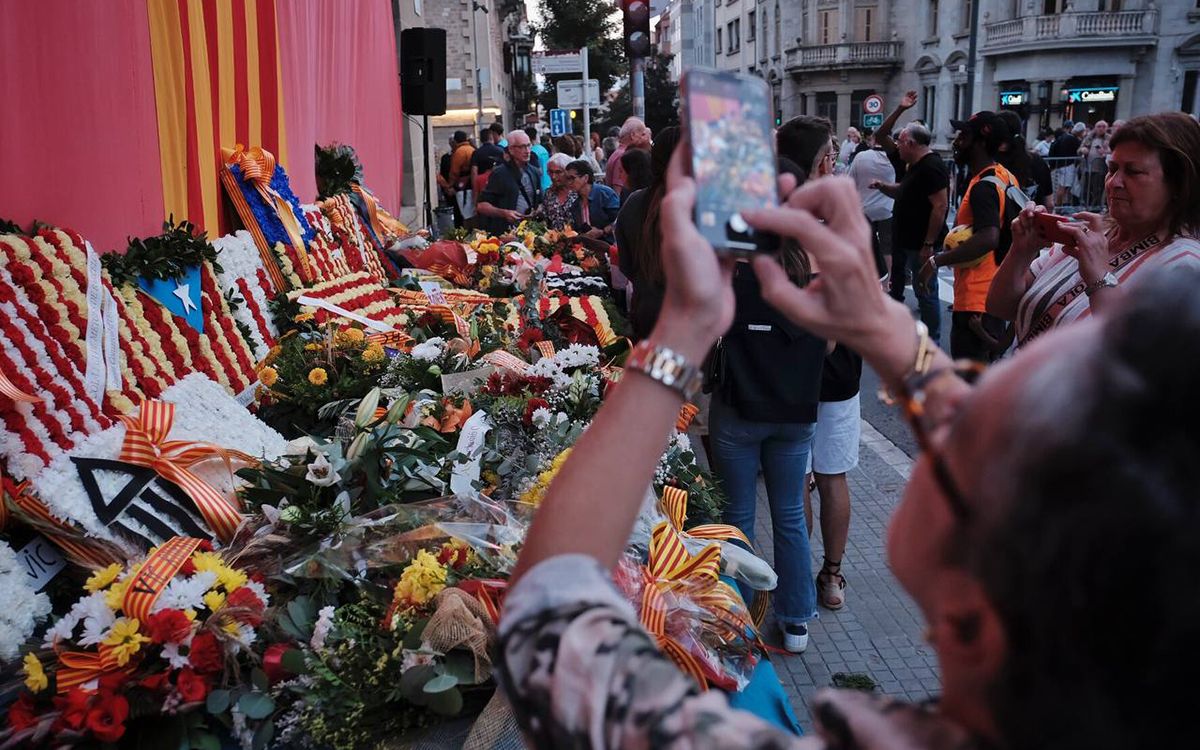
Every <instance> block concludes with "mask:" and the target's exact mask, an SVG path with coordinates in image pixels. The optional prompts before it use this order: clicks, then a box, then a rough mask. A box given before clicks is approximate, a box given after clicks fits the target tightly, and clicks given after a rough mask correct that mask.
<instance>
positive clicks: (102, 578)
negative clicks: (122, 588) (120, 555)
mask: <svg viewBox="0 0 1200 750" xmlns="http://www.w3.org/2000/svg"><path fill="white" fill-rule="evenodd" d="M124 569H125V568H124V567H122V566H121V564H120V563H113V564H112V565H109V566H108V567H107V568H101V569H100V570H97V571H96V572H95V573H92V574H91V576H89V577H88V579H87V582H86V583H84V584H83V588H84V589H86V590H87V591H89V592H91V593H93V594H94V593H96V592H97V591H100V590H101V589H106V588H108V585H109V584H110V583H112V582H113V581H115V580H117V576H119V575H121V571H122V570H124Z"/></svg>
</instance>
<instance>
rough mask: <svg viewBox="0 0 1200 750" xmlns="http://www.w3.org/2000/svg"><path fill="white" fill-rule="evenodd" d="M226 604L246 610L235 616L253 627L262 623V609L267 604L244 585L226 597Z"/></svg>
mask: <svg viewBox="0 0 1200 750" xmlns="http://www.w3.org/2000/svg"><path fill="white" fill-rule="evenodd" d="M225 606H226V607H236V608H238V609H243V610H245V611H244V612H238V613H237V614H236V615H235V616H236V617H237V618H238V619H239V620H241V621H242V622H244V623H246V624H247V625H249V626H250V627H252V628H256V627H258V626H259V625H261V624H262V621H263V618H262V611H263V607H264V606H265V605H264V604H263V601H262V599H259V598H258V595H257V594H255V593H254V591H252V590H251V589H250V588H249V587H246V586H242V587H240V588H238V589H236V590H235V591H234V592H233V593H232V594H230V595H229V596H228V598H226V599H225Z"/></svg>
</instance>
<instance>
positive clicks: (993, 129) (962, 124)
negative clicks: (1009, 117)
mask: <svg viewBox="0 0 1200 750" xmlns="http://www.w3.org/2000/svg"><path fill="white" fill-rule="evenodd" d="M950 127H952V128H954V129H955V130H969V131H970V132H971V133H972V134H974V135H982V136H990V135H993V134H996V135H1001V136H1003V137H1008V126H1007V125H1005V124H1004V120H1002V119H1000V115H998V114H996V113H995V112H989V111H987V110H984V111H982V112H976V113H975V114H973V115H971V117H970V119H968V120H951V121H950Z"/></svg>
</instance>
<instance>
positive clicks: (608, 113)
mask: <svg viewBox="0 0 1200 750" xmlns="http://www.w3.org/2000/svg"><path fill="white" fill-rule="evenodd" d="M643 83H644V87H645V94H646V125H647V126H648V127H649V128H650V130H651V132H654V133H657V132H658V131H660V130H662V129H663V128H665V127H667V126H668V125H678V124H679V86H678V85H676V83H675V82H674V81H672V80H671V57H670V56H669V55H663V54H659V53H657V52H656V53H655V54H654V55H652V56H651V57H649V58H647V59H646V73H645V76H644V78H643ZM632 114H633V97H632V95H631V94H630V91H629V82H628V81H625V82H624V83H622V84H621V88H620V89H619V90H618V91H617V95H616V96H615V97H614V98H613V100H612V101H611V102H609V104H608V105H607V106H606V107H604V108H603V109H601V110H600V114H599V115H598V116H597V117H596V119H595V122H594V124H593V128H594V129H596V130H601V131H603V130H606V129H608V128H610V127H613V126H617V127H619V126H620V125H621V123H623V122H625V120H626V118H628V117H629V116H630V115H632Z"/></svg>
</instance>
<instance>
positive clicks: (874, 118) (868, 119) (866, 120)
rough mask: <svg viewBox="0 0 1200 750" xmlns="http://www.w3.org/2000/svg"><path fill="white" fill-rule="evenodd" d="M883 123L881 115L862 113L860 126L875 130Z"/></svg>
mask: <svg viewBox="0 0 1200 750" xmlns="http://www.w3.org/2000/svg"><path fill="white" fill-rule="evenodd" d="M882 124H883V115H863V118H862V126H863V127H864V128H870V129H871V130H875V129H876V128H878V127H879V126H880V125H882Z"/></svg>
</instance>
